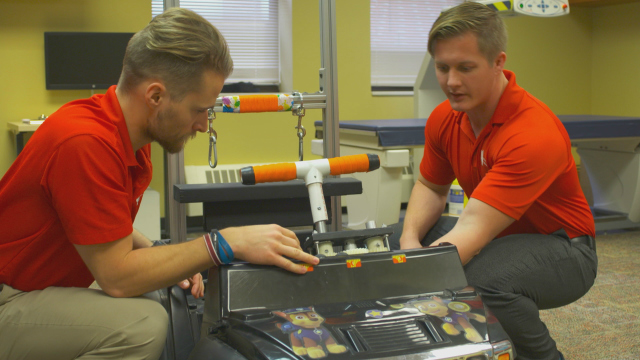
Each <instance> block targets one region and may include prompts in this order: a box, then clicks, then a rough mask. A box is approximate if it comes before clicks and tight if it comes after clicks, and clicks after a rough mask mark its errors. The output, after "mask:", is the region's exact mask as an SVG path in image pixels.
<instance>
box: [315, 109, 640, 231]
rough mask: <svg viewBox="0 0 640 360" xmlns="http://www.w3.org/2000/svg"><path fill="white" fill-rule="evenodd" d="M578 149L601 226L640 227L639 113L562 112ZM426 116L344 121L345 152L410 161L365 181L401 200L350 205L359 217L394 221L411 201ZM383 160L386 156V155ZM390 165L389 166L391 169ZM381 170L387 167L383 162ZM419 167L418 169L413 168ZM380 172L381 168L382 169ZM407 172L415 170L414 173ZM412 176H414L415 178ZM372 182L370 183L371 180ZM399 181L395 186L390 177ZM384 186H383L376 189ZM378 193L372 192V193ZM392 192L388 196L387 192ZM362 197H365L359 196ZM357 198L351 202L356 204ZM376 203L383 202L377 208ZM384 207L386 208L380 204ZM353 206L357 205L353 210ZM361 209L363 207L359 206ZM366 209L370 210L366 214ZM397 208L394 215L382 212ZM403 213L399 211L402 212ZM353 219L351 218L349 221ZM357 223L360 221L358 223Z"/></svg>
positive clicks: (367, 188)
mask: <svg viewBox="0 0 640 360" xmlns="http://www.w3.org/2000/svg"><path fill="white" fill-rule="evenodd" d="M558 117H559V118H560V120H561V121H562V123H563V124H564V126H565V128H566V129H567V133H568V134H569V137H570V139H571V143H572V146H574V147H576V148H577V152H578V154H579V155H580V160H581V164H582V167H583V168H584V171H586V174H587V175H588V177H587V179H583V180H581V182H582V185H583V187H588V188H585V194H587V197H588V198H591V197H592V198H593V212H594V216H595V219H596V230H610V229H620V228H629V227H638V226H640V183H639V182H640V117H619V116H601V115H559V116H558ZM425 123H426V119H385V120H359V121H341V122H340V154H341V155H349V154H351V153H362V152H365V151H370V150H371V149H376V150H379V151H381V152H383V155H384V152H385V151H388V150H393V151H396V152H397V151H400V150H406V152H407V154H408V157H409V159H408V164H407V166H406V168H404V169H403V170H402V171H401V172H402V174H400V175H398V174H382V175H379V176H377V177H378V179H375V180H374V179H373V177H374V176H371V175H368V176H369V179H361V180H363V187H364V190H365V191H364V194H363V195H361V196H360V197H364V196H368V197H371V196H374V197H376V198H378V199H380V198H383V197H385V194H386V193H389V192H390V191H391V193H392V196H396V197H397V200H385V201H377V202H376V199H374V200H371V199H368V200H367V201H366V204H362V205H361V206H359V207H358V206H355V205H353V206H352V207H350V206H349V205H350V204H349V199H348V198H347V200H346V201H347V211H348V213H349V216H350V217H351V213H352V212H353V213H354V214H355V215H356V217H357V218H358V219H359V220H358V222H362V220H363V218H364V217H366V219H364V221H367V220H376V221H378V222H384V223H386V224H389V223H391V222H393V220H394V219H395V220H396V221H397V218H395V213H396V211H395V208H396V207H398V208H399V207H400V204H401V203H402V202H406V201H408V194H410V190H411V187H412V186H413V182H415V180H416V179H417V176H418V168H419V164H420V161H421V160H422V151H423V149H424V125H425ZM315 126H316V138H321V136H319V135H320V134H321V132H322V123H321V122H320V121H316V122H315ZM381 159H382V156H381ZM390 169H391V168H388V169H386V170H390ZM381 170H382V171H383V172H384V171H385V168H384V162H383V166H382V167H381ZM414 170H415V171H414ZM379 171H380V170H379ZM408 173H412V176H409V175H408ZM411 177H412V178H413V179H411ZM367 180H368V181H370V182H372V183H373V184H371V186H367V184H366V181H367ZM389 181H390V182H395V184H394V185H393V186H391V187H396V188H400V190H390V189H389V185H385V184H384V183H385V182H389ZM375 187H383V188H384V189H383V190H378V191H376V190H375ZM371 192H372V193H373V195H371V194H369V193H371ZM387 197H388V196H387ZM360 201H361V202H362V200H360ZM353 202H354V201H351V203H353ZM372 206H378V207H379V208H378V209H376V210H373V209H371V207H372ZM380 207H382V209H380ZM352 208H353V209H352ZM358 208H359V209H360V210H358ZM361 211H366V212H367V213H368V214H367V215H366V216H365V215H362V214H360V212H361ZM384 212H387V213H388V212H392V213H393V214H392V215H391V216H386V215H382V214H381V213H384ZM397 213H398V214H399V210H398V211H397ZM349 223H350V224H351V223H352V221H351V219H350V220H349ZM353 225H354V227H357V226H358V224H353Z"/></svg>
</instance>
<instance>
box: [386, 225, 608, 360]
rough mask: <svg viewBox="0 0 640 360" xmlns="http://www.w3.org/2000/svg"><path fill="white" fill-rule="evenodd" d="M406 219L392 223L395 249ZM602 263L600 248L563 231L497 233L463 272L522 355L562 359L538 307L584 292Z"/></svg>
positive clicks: (437, 229)
mask: <svg viewBox="0 0 640 360" xmlns="http://www.w3.org/2000/svg"><path fill="white" fill-rule="evenodd" d="M456 221H457V218H454V217H447V216H443V217H441V218H440V220H439V221H438V222H437V223H436V224H435V225H434V226H433V228H432V229H431V230H430V231H429V232H428V233H427V235H426V236H425V237H424V239H423V240H422V245H423V246H428V245H429V244H431V243H433V242H434V241H436V240H437V239H439V238H440V237H442V236H443V235H445V234H446V233H448V232H449V231H450V230H451V229H452V228H453V226H454V225H455V223H456ZM402 225H403V224H402V223H398V224H394V225H392V227H393V228H394V234H393V235H392V236H391V237H390V239H389V242H390V244H389V245H390V246H391V248H392V249H399V248H400V243H399V240H400V235H401V234H402ZM597 268H598V258H597V256H596V252H595V250H591V249H590V248H589V247H588V246H587V245H584V244H574V243H571V242H569V239H568V237H567V236H566V234H565V233H564V231H562V232H558V233H554V234H551V235H542V234H519V235H509V236H505V237H502V238H498V239H494V240H493V241H491V243H489V245H487V246H486V247H485V248H484V249H482V251H481V252H480V253H479V254H478V255H476V256H475V257H474V258H473V259H471V261H469V263H468V264H467V265H465V267H464V272H465V275H466V276H467V282H468V283H469V285H471V286H473V287H474V288H475V289H476V290H477V291H478V292H479V293H480V294H481V295H482V299H483V300H484V302H485V304H486V305H487V306H488V307H489V308H490V309H491V311H492V312H493V313H494V315H495V316H496V318H498V320H499V321H500V323H501V324H502V326H503V327H504V329H505V331H506V332H507V334H509V336H510V337H511V340H512V341H513V343H514V346H515V348H516V352H517V354H518V357H517V359H518V360H529V359H532V360H533V359H536V360H558V358H559V355H558V350H557V348H556V342H555V341H554V340H553V339H552V338H551V336H550V335H549V331H548V330H547V327H546V325H545V324H544V323H543V322H542V321H541V320H540V313H539V310H544V309H552V308H556V307H560V306H564V305H567V304H570V303H572V302H574V301H576V300H578V299H579V298H581V297H582V296H583V295H584V294H586V293H587V291H588V290H589V289H590V288H591V286H592V285H593V282H594V281H595V278H596V272H597Z"/></svg>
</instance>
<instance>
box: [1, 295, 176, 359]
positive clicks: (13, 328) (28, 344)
mask: <svg viewBox="0 0 640 360" xmlns="http://www.w3.org/2000/svg"><path fill="white" fill-rule="evenodd" d="M0 287H2V285H0ZM167 326H168V318H167V312H166V311H165V309H164V307H162V305H160V304H159V303H157V302H155V301H153V300H149V299H145V298H141V297H137V298H113V297H111V296H108V295H106V294H105V293H104V292H102V291H101V290H95V289H85V288H61V287H50V288H46V289H44V290H38V291H31V292H22V291H19V290H15V289H13V288H11V287H9V286H7V285H4V286H3V287H2V290H1V291H0V359H3V360H4V359H11V360H22V359H25V360H27V359H34V360H48V359H51V360H70V359H83V360H88V359H152V360H157V359H158V358H159V357H160V354H161V353H162V350H163V348H164V345H165V340H166V333H167Z"/></svg>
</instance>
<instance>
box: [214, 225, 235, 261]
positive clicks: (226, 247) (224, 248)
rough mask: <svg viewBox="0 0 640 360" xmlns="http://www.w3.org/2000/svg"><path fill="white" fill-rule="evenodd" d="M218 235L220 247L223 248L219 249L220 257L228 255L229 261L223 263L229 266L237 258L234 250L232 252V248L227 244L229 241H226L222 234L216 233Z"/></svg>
mask: <svg viewBox="0 0 640 360" xmlns="http://www.w3.org/2000/svg"><path fill="white" fill-rule="evenodd" d="M216 235H217V237H218V246H219V247H221V249H218V253H219V254H220V255H222V254H224V255H228V258H227V261H223V262H224V263H225V264H229V263H231V262H232V261H233V259H234V258H235V256H234V255H233V250H231V246H229V244H228V243H227V240H225V239H224V237H223V236H222V234H220V232H216ZM225 257H226V256H225Z"/></svg>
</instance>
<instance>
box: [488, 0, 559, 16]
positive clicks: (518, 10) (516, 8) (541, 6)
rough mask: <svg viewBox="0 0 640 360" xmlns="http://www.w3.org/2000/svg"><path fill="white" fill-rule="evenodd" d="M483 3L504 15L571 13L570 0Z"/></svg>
mask: <svg viewBox="0 0 640 360" xmlns="http://www.w3.org/2000/svg"><path fill="white" fill-rule="evenodd" d="M477 2H479V3H481V4H484V5H487V6H488V7H490V8H492V9H494V10H497V11H499V12H500V13H501V14H503V15H519V14H520V15H529V16H538V17H553V16H562V15H567V14H569V1H568V0H564V1H563V0H506V1H494V0H479V1H477Z"/></svg>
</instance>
